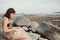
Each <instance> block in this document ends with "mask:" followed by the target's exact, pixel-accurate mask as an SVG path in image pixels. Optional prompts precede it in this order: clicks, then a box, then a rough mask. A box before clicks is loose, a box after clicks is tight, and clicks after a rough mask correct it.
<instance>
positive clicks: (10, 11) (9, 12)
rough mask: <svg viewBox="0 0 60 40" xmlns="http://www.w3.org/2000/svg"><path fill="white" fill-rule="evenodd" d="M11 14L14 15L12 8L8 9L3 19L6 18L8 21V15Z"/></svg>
mask: <svg viewBox="0 0 60 40" xmlns="http://www.w3.org/2000/svg"><path fill="white" fill-rule="evenodd" d="M11 13H13V14H15V10H14V9H13V8H9V9H8V10H7V11H6V13H5V15H4V16H5V17H7V18H8V19H10V14H11Z"/></svg>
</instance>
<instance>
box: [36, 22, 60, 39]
mask: <svg viewBox="0 0 60 40" xmlns="http://www.w3.org/2000/svg"><path fill="white" fill-rule="evenodd" d="M37 31H38V33H40V34H41V35H42V36H43V37H46V38H48V39H49V40H60V28H58V27H57V26H55V25H53V24H51V23H49V22H41V23H40V24H39V27H38V28H37Z"/></svg>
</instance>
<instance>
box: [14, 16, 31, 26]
mask: <svg viewBox="0 0 60 40" xmlns="http://www.w3.org/2000/svg"><path fill="white" fill-rule="evenodd" d="M14 23H15V25H21V26H22V25H23V26H24V25H26V26H30V25H31V21H30V19H28V18H26V17H24V16H18V17H16V19H15V21H14Z"/></svg>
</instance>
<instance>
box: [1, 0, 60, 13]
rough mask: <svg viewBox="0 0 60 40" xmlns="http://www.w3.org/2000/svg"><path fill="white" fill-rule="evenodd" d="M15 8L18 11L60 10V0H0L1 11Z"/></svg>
mask: <svg viewBox="0 0 60 40" xmlns="http://www.w3.org/2000/svg"><path fill="white" fill-rule="evenodd" d="M8 8H14V9H15V11H16V13H30V14H32V13H34V14H35V13H51V12H60V0H0V13H5V12H6V10H7V9H8Z"/></svg>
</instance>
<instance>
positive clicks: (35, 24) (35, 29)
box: [31, 21, 39, 32]
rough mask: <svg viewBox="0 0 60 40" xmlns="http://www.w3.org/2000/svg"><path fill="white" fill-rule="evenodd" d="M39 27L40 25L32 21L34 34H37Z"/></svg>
mask: <svg viewBox="0 0 60 40" xmlns="http://www.w3.org/2000/svg"><path fill="white" fill-rule="evenodd" d="M38 26H39V24H38V23H37V22H35V21H32V22H31V29H32V31H33V32H36V31H37V27H38Z"/></svg>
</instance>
